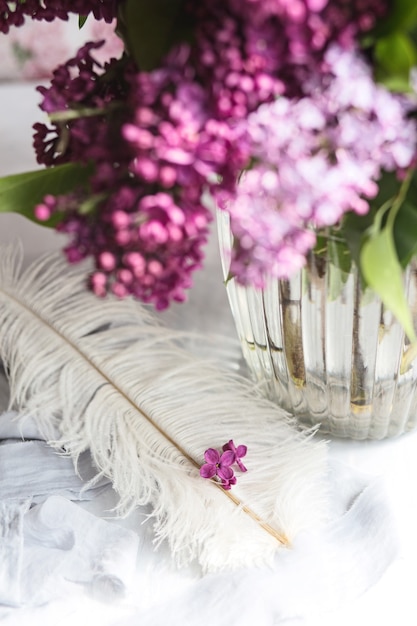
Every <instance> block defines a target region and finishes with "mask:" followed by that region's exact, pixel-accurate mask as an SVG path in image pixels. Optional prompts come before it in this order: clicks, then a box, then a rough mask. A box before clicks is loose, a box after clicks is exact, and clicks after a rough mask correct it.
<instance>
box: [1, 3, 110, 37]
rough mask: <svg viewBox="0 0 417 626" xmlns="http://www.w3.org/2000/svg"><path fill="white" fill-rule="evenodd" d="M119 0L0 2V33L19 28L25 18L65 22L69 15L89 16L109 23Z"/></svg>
mask: <svg viewBox="0 0 417 626" xmlns="http://www.w3.org/2000/svg"><path fill="white" fill-rule="evenodd" d="M118 3H119V0H23V1H16V0H13V1H12V0H0V33H8V32H9V29H10V27H11V26H21V25H22V24H23V23H24V21H25V19H26V18H30V19H32V20H46V21H48V22H52V21H53V20H54V19H61V20H67V19H68V16H69V14H70V13H75V14H78V15H89V14H90V13H92V14H93V15H94V17H95V18H96V19H103V20H105V21H106V22H111V21H112V20H113V19H114V18H115V17H116V15H117V5H118Z"/></svg>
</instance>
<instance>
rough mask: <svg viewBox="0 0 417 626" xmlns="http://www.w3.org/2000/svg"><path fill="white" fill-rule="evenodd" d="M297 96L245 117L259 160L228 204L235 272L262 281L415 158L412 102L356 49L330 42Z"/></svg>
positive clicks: (362, 207)
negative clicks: (376, 74)
mask: <svg viewBox="0 0 417 626" xmlns="http://www.w3.org/2000/svg"><path fill="white" fill-rule="evenodd" d="M305 90H306V95H305V96H304V97H303V98H300V99H288V98H285V97H282V98H279V99H278V100H276V101H275V102H273V103H270V104H265V105H262V106H261V107H259V109H258V110H257V111H256V112H255V113H253V114H252V115H251V116H249V118H248V121H247V125H246V131H247V133H248V137H249V141H250V142H251V153H252V158H253V160H254V162H255V164H254V166H253V167H252V168H251V169H249V170H248V171H246V172H245V173H244V174H243V176H242V178H241V181H240V184H239V187H238V191H237V195H236V197H235V199H234V200H233V201H232V202H230V203H229V204H228V207H227V209H228V211H229V213H230V216H231V222H232V229H233V231H234V233H235V235H236V245H235V247H234V250H233V253H232V254H233V258H232V265H231V272H232V273H233V274H234V275H236V276H237V278H238V280H239V281H240V282H241V283H244V284H249V283H250V284H254V285H256V286H259V287H262V286H263V285H264V280H265V275H266V274H269V275H273V276H276V277H279V278H288V277H289V276H291V274H293V273H294V272H295V271H296V270H297V269H299V268H300V267H301V266H302V265H303V264H304V263H305V257H306V254H307V253H308V251H309V250H310V249H311V248H312V247H313V246H314V243H315V230H316V229H320V228H322V227H326V226H332V225H336V224H338V223H339V222H340V220H341V218H342V216H343V215H344V213H346V212H348V211H351V210H353V211H356V212H357V213H358V214H365V213H367V211H368V210H369V203H368V201H367V200H369V199H370V198H373V197H374V196H375V195H376V194H377V192H378V184H377V181H378V180H379V178H380V176H381V174H382V171H383V170H386V171H397V172H400V171H401V170H404V169H405V168H407V167H408V166H410V164H411V163H412V161H413V159H414V158H415V149H416V148H415V146H416V142H417V129H416V123H415V121H414V120H411V119H409V118H408V113H409V111H410V102H409V101H407V100H406V99H405V98H404V97H403V96H398V95H394V94H392V93H390V92H388V91H387V90H386V89H385V88H384V87H382V86H380V85H377V84H376V83H375V82H374V80H373V77H372V73H371V70H370V68H369V67H368V65H367V63H366V62H365V61H364V60H363V59H362V58H361V57H360V55H359V54H358V53H357V52H355V51H349V50H348V51H346V50H343V49H342V48H340V47H338V46H332V47H330V48H329V50H328V51H327V53H326V55H325V58H324V62H323V68H322V73H321V74H317V75H316V76H313V77H311V78H310V80H309V81H308V82H307V83H306V84H305Z"/></svg>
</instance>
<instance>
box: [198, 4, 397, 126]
mask: <svg viewBox="0 0 417 626" xmlns="http://www.w3.org/2000/svg"><path fill="white" fill-rule="evenodd" d="M388 5H389V3H388V0H352V1H351V0H348V1H346V0H226V1H225V0H206V1H203V0H202V1H201V2H199V3H196V4H195V6H193V5H192V11H193V12H194V14H195V20H196V27H195V44H194V50H193V56H194V59H195V65H196V69H197V74H198V78H199V80H200V81H201V82H202V83H203V85H204V88H205V90H206V91H207V93H209V94H210V95H211V99H212V102H211V104H212V107H213V112H214V114H215V115H216V116H217V117H219V118H221V119H227V120H228V122H229V123H233V121H234V120H235V119H244V118H245V117H246V116H247V114H248V113H250V112H251V111H254V110H256V109H257V107H258V106H259V105H260V104H261V103H263V102H268V101H270V100H272V99H274V98H275V97H276V96H277V95H279V94H283V93H285V94H286V95H287V96H299V95H301V94H302V85H303V83H304V81H305V80H306V78H307V77H308V76H309V75H310V73H311V72H312V71H314V70H316V69H317V67H318V66H319V65H320V63H321V60H322V58H323V54H324V52H325V50H326V49H327V47H328V46H329V45H331V44H332V43H335V42H337V43H340V45H342V46H343V47H344V48H348V47H350V48H351V47H352V46H353V45H354V44H355V43H356V38H357V36H358V35H359V34H361V33H363V32H366V31H368V30H370V29H371V28H372V27H373V26H374V25H375V22H376V20H377V19H378V18H380V17H382V16H383V15H385V13H386V11H387V8H388Z"/></svg>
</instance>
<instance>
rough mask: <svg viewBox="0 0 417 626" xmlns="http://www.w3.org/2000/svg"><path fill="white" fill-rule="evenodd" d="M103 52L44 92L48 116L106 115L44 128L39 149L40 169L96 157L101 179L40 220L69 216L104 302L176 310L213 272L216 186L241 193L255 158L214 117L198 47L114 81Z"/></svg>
mask: <svg viewBox="0 0 417 626" xmlns="http://www.w3.org/2000/svg"><path fill="white" fill-rule="evenodd" d="M93 52H94V46H93V45H92V44H88V45H87V46H85V47H84V48H83V49H81V50H80V52H79V53H78V55H77V57H76V58H75V59H72V60H70V61H69V62H68V63H66V64H65V65H64V66H62V67H59V68H58V69H57V70H56V72H55V74H54V78H53V80H52V84H51V86H50V87H49V88H40V91H41V93H42V94H43V96H44V100H43V103H42V108H43V109H44V110H46V111H47V112H48V113H51V112H52V113H54V112H57V111H64V112H65V111H67V110H69V109H70V110H72V109H73V108H74V106H76V107H77V109H78V110H82V109H84V110H88V111H95V112H96V113H97V114H95V115H92V116H91V117H90V116H89V115H85V116H83V115H81V116H80V117H75V119H73V120H72V119H68V120H66V121H65V123H64V124H63V123H62V121H61V120H58V121H57V122H55V124H54V125H53V126H52V127H49V128H48V127H46V126H45V125H43V124H37V125H36V127H35V130H36V134H35V138H34V145H35V149H36V153H37V158H38V161H39V162H40V163H44V164H46V165H53V164H60V163H63V162H65V161H77V162H82V163H85V164H87V163H89V162H94V165H95V168H94V173H93V174H92V176H91V179H90V181H89V182H90V184H89V187H88V188H87V189H78V190H77V192H76V193H75V194H74V193H70V194H68V195H67V196H63V197H59V198H56V199H55V200H54V199H53V198H51V197H48V198H45V199H44V202H43V203H42V204H41V205H39V206H38V207H37V208H36V216H37V217H38V219H42V218H43V219H47V218H48V217H50V215H51V214H52V213H54V212H57V211H59V212H62V213H63V215H64V218H63V220H62V221H61V223H60V224H59V227H58V228H59V230H61V231H62V232H66V233H68V234H69V235H70V236H71V243H70V245H69V246H67V247H66V249H65V252H66V254H67V258H68V260H69V261H70V262H77V261H79V260H81V259H83V258H85V257H87V256H92V257H93V258H94V260H95V266H96V269H95V271H94V272H93V273H92V274H91V277H90V285H91V288H92V289H93V291H94V292H95V293H96V294H97V295H99V296H104V295H105V294H106V293H107V292H109V291H111V292H113V293H114V294H116V295H117V296H119V297H124V296H126V295H129V294H132V295H133V296H135V297H137V298H139V299H141V300H142V301H144V302H152V303H153V304H154V305H155V307H156V308H157V309H164V308H166V307H167V306H168V304H169V303H170V302H171V301H172V300H176V301H182V300H184V298H185V291H184V290H185V289H187V288H189V287H190V286H191V284H192V281H191V274H192V272H193V271H194V270H195V269H196V268H198V267H201V264H202V260H203V252H202V247H203V245H204V244H205V242H206V239H207V234H208V224H209V222H210V221H211V219H212V214H211V212H210V211H209V210H208V208H207V207H206V206H204V204H203V202H202V198H203V194H204V191H205V190H209V189H210V188H211V187H212V186H213V185H214V184H215V182H216V181H217V180H218V177H219V176H220V177H221V179H222V189H223V190H224V192H227V191H228V190H233V189H234V186H235V178H236V173H237V171H238V170H239V168H241V167H242V166H243V165H244V163H245V161H246V159H247V155H246V153H244V152H241V150H240V147H239V144H238V142H235V133H234V130H233V129H232V128H231V127H230V126H229V125H228V124H227V123H225V122H222V121H221V120H215V119H213V118H212V117H210V115H209V112H208V108H207V101H206V100H207V99H206V94H205V92H204V90H203V89H202V87H201V86H200V85H198V83H197V82H196V81H195V80H194V71H193V69H192V67H191V66H190V67H189V70H188V71H184V68H186V67H187V65H188V59H189V54H190V49H189V47H188V46H186V45H183V46H180V47H179V48H177V49H176V50H175V51H174V53H173V54H172V55H170V56H169V57H168V58H167V59H166V63H165V66H164V68H163V69H161V70H156V71H154V72H148V73H146V72H136V71H133V70H132V67H131V65H129V64H128V65H126V66H123V70H124V71H123V74H121V73H120V72H119V73H118V74H117V76H118V78H119V80H118V81H116V80H113V81H107V80H105V79H104V76H105V75H106V74H103V69H104V68H100V67H99V66H98V64H97V63H96V62H95V61H94V57H93ZM117 63H118V62H117V61H115V62H113V63H112V64H110V65H109V66H108V67H107V68H105V70H106V71H107V73H111V72H112V71H113V68H114V67H117ZM74 70H77V71H75V73H74ZM82 207H87V209H88V210H83V209H82Z"/></svg>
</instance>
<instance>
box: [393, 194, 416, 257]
mask: <svg viewBox="0 0 417 626" xmlns="http://www.w3.org/2000/svg"><path fill="white" fill-rule="evenodd" d="M394 240H395V247H396V250H397V255H398V259H399V261H400V263H401V265H402V267H406V266H407V265H408V263H409V262H410V261H411V259H412V257H413V256H414V255H415V254H417V206H416V205H414V204H411V203H410V202H408V201H406V202H403V204H402V205H401V208H400V210H399V211H398V214H397V217H396V218H395V223H394Z"/></svg>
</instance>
